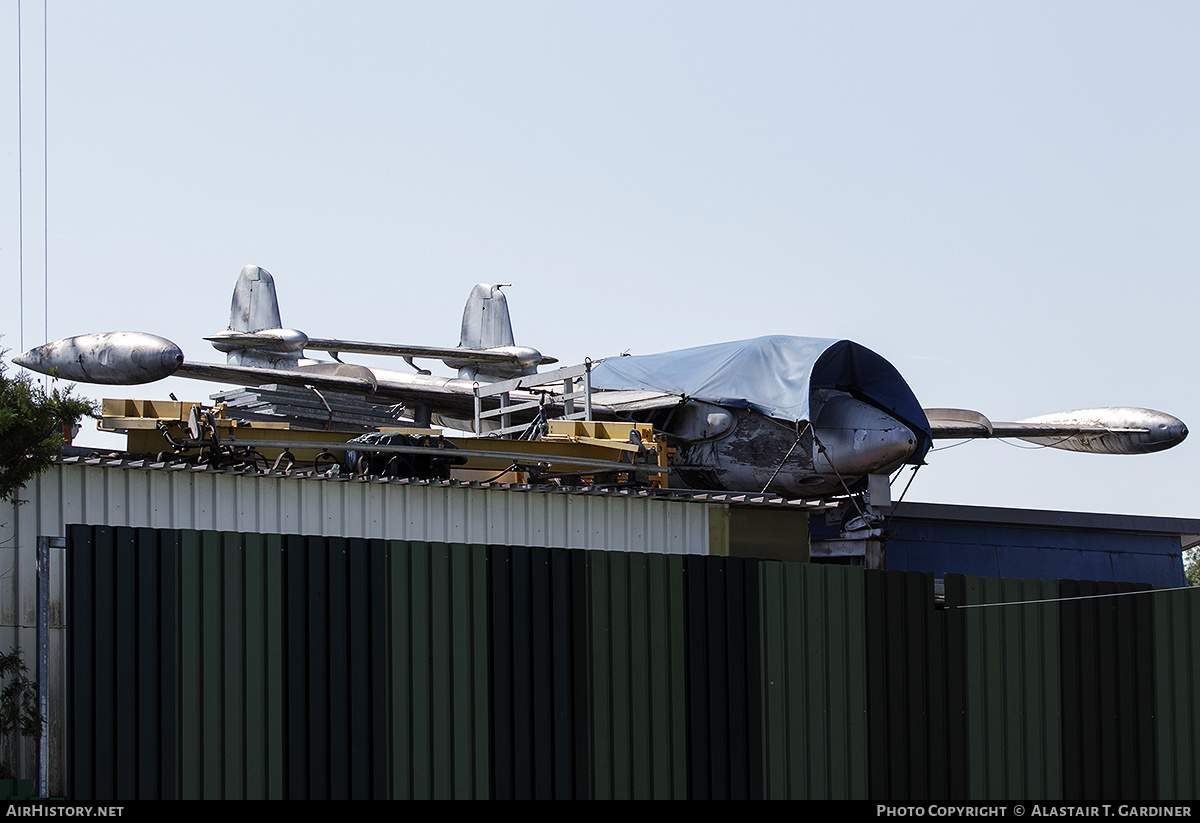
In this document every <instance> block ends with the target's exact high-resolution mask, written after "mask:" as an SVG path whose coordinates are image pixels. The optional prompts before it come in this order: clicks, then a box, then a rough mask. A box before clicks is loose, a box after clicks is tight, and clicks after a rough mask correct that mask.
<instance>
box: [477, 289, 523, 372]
mask: <svg viewBox="0 0 1200 823" xmlns="http://www.w3.org/2000/svg"><path fill="white" fill-rule="evenodd" d="M507 285H508V284H507V283H497V284H496V285H494V286H489V285H488V284H487V283H480V284H479V285H477V286H475V288H473V289H471V294H470V296H469V297H468V298H467V305H466V307H465V308H464V309H463V317H462V334H461V335H460V336H459V338H458V345H459V346H461V347H462V348H464V349H493V348H496V347H497V346H514V345H516V343H515V341H514V339H513V330H512V320H510V319H509V316H508V298H507V297H505V296H504V292H502V291H500V287H501V286H507ZM535 370H536V369H535ZM458 376H459V377H461V378H463V379H465V380H474V379H476V378H477V377H492V378H493V379H499V378H500V377H501V376H503V377H506V378H507V377H511V376H512V375H511V374H509V373H505V374H503V375H500V374H491V373H489V370H488V369H487V367H486V366H478V365H471V366H467V367H464V368H460V369H459V370H458Z"/></svg>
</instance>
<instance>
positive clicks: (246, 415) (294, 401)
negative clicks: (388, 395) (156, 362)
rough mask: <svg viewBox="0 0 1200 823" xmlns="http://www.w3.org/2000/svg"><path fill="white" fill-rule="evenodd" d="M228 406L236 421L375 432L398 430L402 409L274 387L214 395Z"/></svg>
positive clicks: (346, 396) (356, 397)
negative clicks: (389, 428) (275, 422)
mask: <svg viewBox="0 0 1200 823" xmlns="http://www.w3.org/2000/svg"><path fill="white" fill-rule="evenodd" d="M210 397H211V399H212V400H213V402H215V403H224V404H225V414H226V416H227V417H230V418H233V419H235V420H259V421H264V420H265V421H279V422H288V423H291V424H292V428H298V429H314V430H318V431H324V430H327V429H339V430H341V431H346V430H348V429H349V430H358V431H374V430H375V429H377V428H379V427H380V426H395V425H397V423H398V422H399V419H400V414H401V413H402V408H401V407H398V406H392V405H386V404H381V403H372V402H370V401H369V400H367V399H365V398H364V397H362V396H360V395H352V394H344V393H341V392H329V391H322V392H320V393H318V392H317V391H316V390H313V389H298V388H294V387H292V386H281V385H278V384H270V385H266V386H257V387H255V388H238V389H229V390H227V391H223V392H218V393H217V394H214V395H210Z"/></svg>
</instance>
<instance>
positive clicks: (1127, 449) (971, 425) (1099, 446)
mask: <svg viewBox="0 0 1200 823" xmlns="http://www.w3.org/2000/svg"><path fill="white" fill-rule="evenodd" d="M925 416H926V417H927V418H928V419H929V428H930V431H931V433H932V434H933V437H934V439H963V438H1016V439H1018V440H1024V441H1026V442H1029V443H1036V444H1038V445H1040V446H1049V447H1050V448H1055V449H1066V450H1068V451H1077V452H1091V453H1093V454H1149V453H1151V452H1157V451H1162V450H1163V449H1169V448H1171V447H1172V446H1175V445H1177V444H1179V443H1181V442H1182V441H1183V439H1184V438H1185V437H1187V433H1188V432H1187V426H1185V425H1184V423H1183V421H1181V420H1179V419H1178V418H1176V417H1172V416H1171V415H1169V414H1166V413H1164V412H1159V411H1154V410H1153V409H1138V408H1131V407H1125V406H1122V407H1111V408H1101V409H1079V410H1077V411H1069V412H1057V413H1054V414H1045V415H1041V416H1039V417H1030V418H1026V419H1025V420H1018V421H1016V422H1014V423H994V422H992V421H991V420H988V418H987V417H985V416H984V415H982V414H980V413H979V412H977V411H971V410H969V409H925Z"/></svg>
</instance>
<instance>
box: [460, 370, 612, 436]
mask: <svg viewBox="0 0 1200 823" xmlns="http://www.w3.org/2000/svg"><path fill="white" fill-rule="evenodd" d="M578 380H582V383H581V385H580V387H579V388H576V387H575V383H576V381H578ZM557 383H561V384H562V393H561V394H559V393H557V392H556V393H555V394H554V402H555V403H556V404H557V403H561V404H562V406H563V414H562V419H564V420H591V419H592V363H591V361H590V360H589V361H588V362H586V363H583V364H581V365H578V366H567V367H565V368H561V369H555V370H554V371H548V372H541V373H539V374H527V375H525V376H523V377H517V378H514V379H512V380H502V381H500V382H498V383H483V384H480V383H476V384H475V434H477V435H482V434H483V433H484V423H485V422H486V421H490V420H495V419H496V418H499V420H500V428H498V429H491V430H489V431H488V432H487V433H488V434H489V435H496V436H499V437H509V436H511V435H514V434H519V433H521V432H523V431H525V429H526V428H527V427H528V424H527V423H521V424H518V425H515V426H514V425H513V422H512V419H513V415H514V414H518V413H520V412H523V411H529V410H531V409H538V408H541V407H542V406H544V405H545V398H542V397H537V398H533V399H529V400H520V401H518V402H513V399H514V398H513V397H512V393H513V392H516V391H526V392H530V393H536V392H537V390H538V389H541V390H542V391H551V390H550V389H547V387H549V386H551V385H554V384H557ZM485 397H499V400H500V405H499V407H498V408H495V409H487V410H484V408H483V399H484V398H485ZM580 401H582V405H583V410H582V411H576V408H577V406H578V405H579V404H580Z"/></svg>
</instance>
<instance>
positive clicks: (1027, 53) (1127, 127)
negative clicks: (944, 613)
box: [0, 0, 1200, 518]
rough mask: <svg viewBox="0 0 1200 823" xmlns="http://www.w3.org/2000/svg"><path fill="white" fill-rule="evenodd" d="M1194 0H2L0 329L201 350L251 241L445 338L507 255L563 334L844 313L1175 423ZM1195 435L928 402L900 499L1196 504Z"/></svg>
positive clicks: (882, 340) (955, 361)
mask: <svg viewBox="0 0 1200 823" xmlns="http://www.w3.org/2000/svg"><path fill="white" fill-rule="evenodd" d="M18 11H19V13H20V30H19V31H18ZM1197 32H1200V5H1197V4H1196V3H1194V2H1152V3H1143V4H1130V3H1123V2H1104V0H1099V1H1098V2H1097V1H1094V0H1089V2H1051V3H1046V2H1020V1H1019V0H1018V1H1017V2H1005V3H969V4H968V3H960V2H922V1H921V0H917V2H911V3H885V2H862V3H816V2H813V3H809V2H801V1H800V0H793V2H766V1H764V2H754V3H733V2H704V0H700V1H699V2H697V0H689V2H673V1H671V0H664V1H663V2H651V3H647V2H637V3H634V2H619V1H618V2H604V3H597V2H592V3H584V2H520V1H519V0H517V1H516V2H505V3H486V2H439V3H412V2H400V1H398V0H393V1H392V2H365V1H363V2H344V3H331V2H311V1H305V0H287V2H282V1H279V2H276V1H275V0H258V1H257V2H255V0H250V1H249V2H246V1H245V0H240V1H239V2H225V1H224V0H208V2H205V3H188V4H183V3H161V2H140V1H139V2H134V1H133V0H110V1H109V2H105V3H74V2H66V0H45V1H44V2H36V1H35V0H21V2H20V3H17V2H13V0H9V2H6V3H5V4H4V5H3V8H2V10H0V43H3V44H4V45H3V46H2V47H0V65H2V66H3V68H0V101H3V102H0V107H2V112H3V113H2V114H0V192H3V193H4V194H3V202H0V277H3V292H2V294H3V295H4V299H3V301H0V333H3V335H4V337H3V341H2V342H3V345H4V346H5V347H6V348H8V349H10V350H11V351H13V352H16V351H19V350H21V349H23V348H29V347H31V346H33V345H37V344H39V343H42V342H45V341H46V340H47V339H58V338H60V337H65V336H68V335H73V334H81V333H85V332H95V331H118V330H120V331H125V330H138V331H148V332H153V333H156V334H160V335H162V336H165V337H167V338H169V339H171V340H173V341H175V342H176V343H178V344H179V345H180V346H181V347H182V348H183V350H184V352H185V353H186V355H187V356H188V358H189V359H192V360H198V361H204V362H221V361H222V359H223V357H222V355H220V354H218V353H217V352H215V351H214V350H213V349H211V347H210V346H209V344H207V343H206V342H205V341H204V340H203V338H204V336H205V335H208V334H212V333H214V332H217V331H220V330H223V329H225V328H226V327H227V326H228V320H229V315H228V312H229V301H230V294H231V290H232V288H233V284H234V282H235V280H236V278H237V275H238V272H239V271H240V270H241V268H242V266H244V265H246V264H248V263H253V264H256V265H261V266H263V267H264V268H266V269H267V270H268V271H270V272H271V273H272V274H273V275H274V277H275V281H276V285H277V288H278V292H279V300H280V304H281V309H282V312H283V321H284V325H286V326H291V327H294V328H299V329H302V330H304V331H305V332H307V333H308V334H310V335H314V336H328V337H344V338H350V339H360V340H380V341H385V342H396V343H416V344H424V345H447V346H452V345H455V344H457V342H458V328H459V322H460V318H461V313H462V306H463V302H464V301H465V299H466V296H467V294H468V292H469V291H470V289H471V287H472V286H473V285H474V284H475V283H478V282H489V283H492V282H501V283H511V284H512V285H511V286H510V287H508V288H506V289H505V291H506V293H507V294H508V299H509V305H510V308H511V311H512V318H513V325H514V329H515V332H516V337H517V342H518V343H520V344H524V345H530V346H534V347H536V348H538V349H540V350H541V351H542V352H544V353H545V354H548V355H551V356H554V357H557V358H559V360H560V361H561V362H562V363H578V362H581V361H582V360H583V359H584V358H585V357H590V358H593V359H597V358H600V357H604V356H609V355H614V354H619V353H621V352H626V351H628V352H630V353H633V354H648V353H653V352H661V351H668V350H672V349H678V348H685V347H689V346H696V345H702V344H705V343H712V342H719V341H725V340H739V339H744V338H749V337H755V336H758V335H761V334H795V335H804V336H812V337H831V338H840V339H851V340H854V341H855V342H858V343H860V344H862V345H864V346H867V347H868V348H870V349H872V350H874V351H876V352H878V353H879V354H881V355H883V356H884V357H886V358H887V359H888V360H889V361H891V362H892V363H893V365H895V366H896V367H897V369H899V371H900V372H901V374H903V375H904V377H905V378H906V380H907V381H908V383H909V385H910V386H911V387H912V389H913V391H914V392H915V393H916V395H917V397H918V398H919V400H920V401H921V403H922V405H924V406H926V407H947V406H949V407H958V408H968V409H974V410H977V411H980V412H983V413H984V414H986V415H987V416H988V417H990V418H991V419H993V420H1017V419H1021V418H1024V417H1030V416H1034V415H1039V414H1044V413H1048V412H1054V411H1065V410H1071V409H1079V408H1090V407H1097V406H1144V407H1149V408H1153V409H1159V410H1162V411H1166V412H1169V413H1171V414H1174V415H1176V416H1178V417H1180V418H1182V419H1183V420H1184V421H1185V422H1187V423H1189V424H1190V425H1194V426H1195V425H1200V386H1198V385H1197V380H1196V365H1197V356H1196V354H1195V351H1196V349H1195V347H1194V346H1193V345H1192V341H1193V337H1194V335H1193V332H1192V324H1193V317H1194V313H1195V309H1196V307H1197V305H1200V278H1198V277H1197V276H1196V274H1197V257H1198V256H1197V236H1198V235H1197V226H1200V152H1198V151H1197V150H1196V147H1197V146H1200V106H1197V105H1196V88H1197V80H1198V79H1200V53H1198V52H1197V51H1196V49H1195V48H1194V43H1195V39H1196V34H1197ZM19 35H20V36H19ZM43 46H44V48H43ZM361 362H365V363H368V364H372V363H375V362H377V361H372V360H370V359H369V358H363V359H362V360H361ZM388 365H391V366H395V365H396V364H394V363H392V364H388ZM435 368H440V367H438V366H436V365H435ZM219 388H220V387H218V386H212V385H209V384H204V383H199V382H195V381H189V380H182V379H175V378H173V379H171V380H168V381H164V382H162V383H158V384H154V385H151V386H140V387H107V388H101V387H92V386H86V387H85V386H80V391H81V393H83V394H85V395H86V396H91V397H117V396H126V397H166V396H167V394H168V393H169V392H174V393H175V394H176V395H177V396H179V397H180V399H191V400H206V399H207V398H208V396H209V395H210V394H211V393H213V392H214V391H217V390H219ZM1198 437H1200V435H1194V436H1193V438H1192V439H1190V440H1189V441H1186V442H1185V443H1184V444H1183V445H1181V446H1179V447H1177V448H1175V449H1173V450H1170V451H1167V452H1163V453H1160V454H1154V455H1144V456H1133V457H1129V456H1098V455H1087V454H1075V453H1071V452H1064V451H1058V450H1053V449H1038V448H1035V447H1031V446H1029V445H1028V444H1020V445H1016V444H1011V443H1004V442H983V441H973V442H968V443H947V442H940V443H939V445H938V447H937V448H935V450H934V451H932V452H931V453H930V454H929V456H928V458H927V464H928V465H926V466H924V467H922V468H921V469H920V471H919V472H918V473H917V474H916V477H915V479H913V481H912V483H911V486H910V487H909V488H908V491H907V494H906V497H905V499H906V500H919V501H927V502H944V503H960V504H972V505H985V506H1005V507H1016V508H1032V509H1052V510H1066V511H1091V512H1114V513H1126V514H1143V515H1159V516H1169V517H1187V518H1200V501H1198V497H1197V484H1196V482H1195V479H1194V472H1193V469H1192V460H1193V454H1194V453H1195V450H1196V449H1197V448H1200V445H1198V443H1197V442H1195V441H1196V439H1197V438H1198ZM81 442H84V443H85V444H87V445H103V444H107V445H108V447H110V448H117V447H119V445H120V441H119V440H114V438H112V437H111V436H104V435H100V434H98V433H94V432H89V433H87V434H85V435H84V437H83V438H82V439H81ZM908 481H909V472H908V471H907V470H906V471H905V472H904V473H903V474H902V475H901V476H900V478H899V479H898V481H897V483H896V484H895V486H894V488H893V496H894V497H898V496H899V495H900V492H901V490H902V489H903V487H904V485H905V484H906V483H907V482H908Z"/></svg>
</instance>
